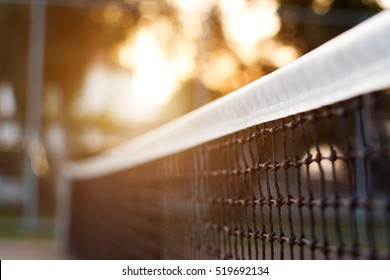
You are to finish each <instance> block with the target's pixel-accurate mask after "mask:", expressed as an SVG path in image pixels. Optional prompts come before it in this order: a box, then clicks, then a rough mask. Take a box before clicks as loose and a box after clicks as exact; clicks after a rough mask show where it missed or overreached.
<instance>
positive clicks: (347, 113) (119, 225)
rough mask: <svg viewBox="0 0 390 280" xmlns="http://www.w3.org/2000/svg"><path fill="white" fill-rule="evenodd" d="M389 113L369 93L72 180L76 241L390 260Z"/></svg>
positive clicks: (88, 246) (78, 250)
mask: <svg viewBox="0 0 390 280" xmlns="http://www.w3.org/2000/svg"><path fill="white" fill-rule="evenodd" d="M388 109H389V94H388V93H385V92H376V93H372V94H367V95H364V96H361V97H357V98H354V99H351V100H348V101H345V102H341V103H338V104H335V105H332V106H327V107H324V108H321V109H318V110H314V111H309V112H306V113H302V114H297V115H294V116H290V117H287V118H283V119H279V120H276V121H272V122H267V123H264V124H259V125H256V126H254V127H250V128H247V129H244V130H242V131H239V132H237V133H234V134H231V135H228V136H225V137H222V138H220V139H217V140H214V141H211V142H208V143H205V144H202V145H200V146H197V147H194V148H192V149H189V150H187V151H184V152H181V153H178V154H175V155H171V156H169V157H165V158H162V159H158V160H155V161H153V162H150V163H147V164H143V165H141V166H137V167H135V168H131V169H128V170H125V171H121V172H118V173H115V174H112V175H109V176H104V177H100V178H95V179H89V180H85V181H77V182H74V183H73V186H72V207H71V209H72V211H71V223H70V236H69V238H70V239H69V240H70V249H71V251H72V252H73V253H74V255H75V256H76V257H77V258H86V259H382V258H385V259H389V258H390V186H389V182H390V164H389V163H390V162H389V149H388V144H389V136H388V133H389V129H390V119H389V116H390V111H389V110H388ZM204 125H207V124H206V123H205V124H204ZM129 156H131V155H129Z"/></svg>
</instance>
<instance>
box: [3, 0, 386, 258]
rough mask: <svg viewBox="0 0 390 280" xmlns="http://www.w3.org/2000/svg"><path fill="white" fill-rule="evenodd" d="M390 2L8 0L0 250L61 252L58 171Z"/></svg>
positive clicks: (13, 254)
mask: <svg viewBox="0 0 390 280" xmlns="http://www.w3.org/2000/svg"><path fill="white" fill-rule="evenodd" d="M389 6H390V1H389V0H343V1H340V0H111V1H109V0H74V1H73V0H35V1H34V0H14V1H12V0H8V1H7V0H0V258H2V259H15V258H16V259H17V258H23V259H34V258H38V259H46V258H48V259H50V258H54V259H59V258H69V257H70V256H65V255H63V254H61V252H60V251H58V250H56V248H57V247H56V239H55V237H56V234H55V224H56V221H55V217H56V215H55V213H56V190H55V185H56V174H57V172H58V168H59V165H60V163H61V162H63V161H65V160H78V159H82V158H85V157H88V156H91V155H94V154H97V153H99V152H101V151H104V150H106V149H109V148H111V147H113V146H115V145H118V144H120V143H123V142H124V141H127V140H129V139H131V138H132V137H135V136H137V135H139V134H141V133H143V132H145V131H148V130H150V129H152V128H154V127H157V126H159V125H161V124H163V123H165V122H167V121H169V120H171V119H174V118H176V117H178V116H180V115H183V114H185V113H186V112H189V111H191V110H193V109H195V108H197V107H199V106H202V105H204V104H206V103H208V102H210V101H212V100H214V99H217V98H219V97H221V96H223V95H225V94H228V93H229V92H231V91H233V90H235V89H237V88H239V87H241V86H243V85H245V84H247V83H249V82H251V81H253V80H255V79H257V78H259V77H261V76H263V75H266V74H268V73H270V72H272V71H274V70H276V69H277V68H279V67H282V66H283V65H286V64H288V63H289V62H291V61H293V60H295V59H296V58H298V57H299V56H301V55H303V54H304V53H306V52H308V51H310V50H312V49H314V48H316V47H317V46H319V45H321V44H323V43H324V42H326V41H328V40H329V39H331V38H333V37H335V36H337V35H338V34H340V33H342V32H343V31H345V30H347V29H349V28H351V27H352V26H354V25H356V24H358V23H360V22H362V21H364V20H365V19H367V18H369V17H371V16H372V15H374V14H375V13H377V12H379V11H380V10H382V9H386V8H387V7H389Z"/></svg>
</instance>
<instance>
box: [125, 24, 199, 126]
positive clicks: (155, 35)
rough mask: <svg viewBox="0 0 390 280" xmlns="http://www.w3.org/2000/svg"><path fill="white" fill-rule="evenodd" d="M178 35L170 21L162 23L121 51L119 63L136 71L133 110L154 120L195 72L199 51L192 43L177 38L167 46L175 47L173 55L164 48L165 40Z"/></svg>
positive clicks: (144, 29)
mask: <svg viewBox="0 0 390 280" xmlns="http://www.w3.org/2000/svg"><path fill="white" fill-rule="evenodd" d="M174 32H175V29H174V28H173V27H172V26H171V25H170V24H169V22H167V21H166V20H164V19H162V20H158V21H156V22H155V23H153V24H151V25H147V26H144V27H142V28H140V29H139V30H138V32H137V34H136V35H135V37H134V40H128V41H127V42H125V44H124V45H123V46H122V47H121V48H120V50H119V52H118V60H119V63H120V64H121V65H122V66H124V67H127V68H129V69H132V72H133V76H132V78H133V82H132V87H131V96H132V102H133V106H132V107H133V108H134V110H135V111H137V113H138V114H141V115H145V114H148V117H150V115H152V114H153V113H152V111H158V109H159V107H161V106H164V105H166V104H167V103H168V102H169V101H170V100H171V98H172V96H173V94H174V93H175V91H176V90H177V89H178V87H179V86H180V84H181V83H182V82H183V81H185V80H186V79H188V78H189V77H190V76H191V74H192V73H193V71H194V67H195V63H194V57H195V55H196V48H195V46H194V44H193V43H192V42H191V41H190V40H185V38H176V39H175V41H174V43H173V44H172V45H168V46H166V47H170V48H171V49H170V50H169V54H167V50H165V49H164V48H163V46H162V43H161V40H163V39H164V38H170V37H173V34H174ZM163 43H166V42H163ZM141 117H143V116H138V118H141Z"/></svg>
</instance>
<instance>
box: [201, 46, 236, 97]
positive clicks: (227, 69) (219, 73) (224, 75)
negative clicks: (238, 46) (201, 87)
mask: <svg viewBox="0 0 390 280" xmlns="http://www.w3.org/2000/svg"><path fill="white" fill-rule="evenodd" d="M237 66H238V65H237V62H236V61H235V60H234V58H233V57H232V56H231V55H229V54H228V53H226V52H220V53H217V54H214V55H213V56H212V58H211V59H210V62H209V63H207V67H205V68H204V69H203V71H202V73H203V75H202V77H201V78H202V81H203V83H204V84H205V86H206V87H207V88H209V89H212V90H218V89H220V88H221V87H223V85H224V84H226V81H227V80H228V79H229V78H231V77H232V76H233V74H234V73H235V72H236V70H237Z"/></svg>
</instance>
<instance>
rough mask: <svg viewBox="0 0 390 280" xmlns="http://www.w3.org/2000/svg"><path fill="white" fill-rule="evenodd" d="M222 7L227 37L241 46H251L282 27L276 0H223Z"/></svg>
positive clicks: (224, 29)
mask: <svg viewBox="0 0 390 280" xmlns="http://www.w3.org/2000/svg"><path fill="white" fill-rule="evenodd" d="M220 8H221V12H222V25H223V31H224V33H225V35H226V37H227V39H228V40H231V41H232V42H234V43H237V44H239V45H241V46H250V45H253V44H255V43H257V42H258V41H260V40H262V39H265V38H269V37H272V36H274V35H275V34H276V33H277V32H278V31H279V29H280V27H281V23H280V19H279V17H278V15H277V12H276V11H277V8H278V3H277V1H275V0H263V1H255V2H247V1H244V0H232V1H221V2H220Z"/></svg>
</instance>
